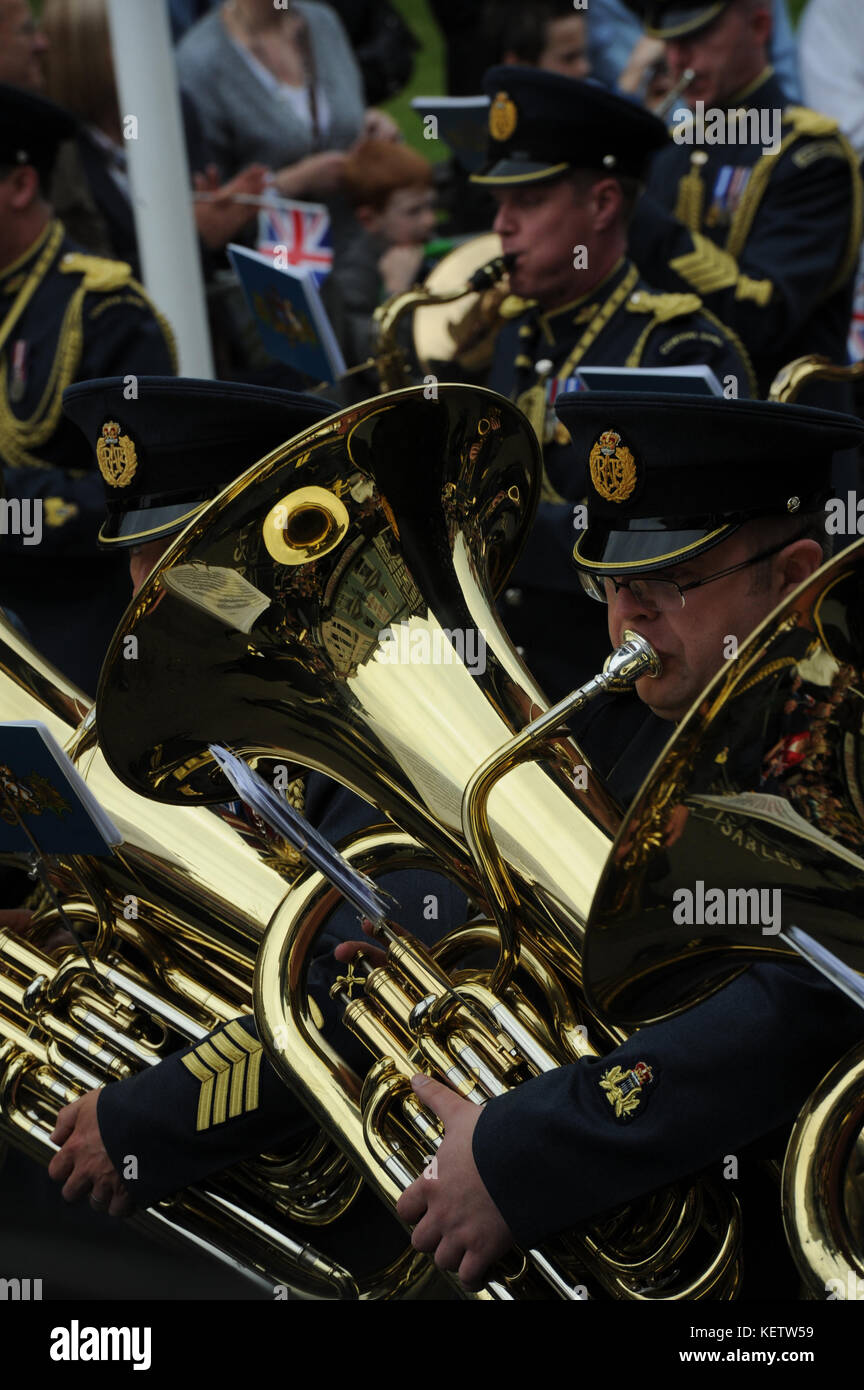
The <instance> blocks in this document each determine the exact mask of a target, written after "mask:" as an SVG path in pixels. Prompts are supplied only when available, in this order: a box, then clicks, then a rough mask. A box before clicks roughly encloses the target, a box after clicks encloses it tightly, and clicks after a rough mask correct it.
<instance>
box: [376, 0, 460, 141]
mask: <svg viewBox="0 0 864 1390" xmlns="http://www.w3.org/2000/svg"><path fill="white" fill-rule="evenodd" d="M393 5H394V7H395V8H396V9H397V10H398V11H399V13H400V14H401V15H402V18H403V19H404V20H405V23H406V24H407V25H408V27H409V28H410V29H412V30H413V32H414V33H415V34H416V36H417V38H418V39H419V41H420V47H419V48H418V50H417V52H416V53H415V55H414V74H413V76H412V78H411V81H410V82H409V83H408V86H407V87H406V88H405V90H404V91H402V92H400V93H399V95H398V96H395V97H394V98H393V100H392V101H388V102H386V103H385V105H384V107H383V109H384V110H385V111H387V112H389V114H390V115H391V116H392V117H393V119H394V121H396V122H397V123H398V125H399V129H400V130H401V131H402V133H403V135H404V136H405V140H406V143H407V144H409V145H410V146H411V147H412V149H415V150H417V151H418V152H419V153H420V154H422V155H423V156H424V157H425V158H426V159H428V160H431V162H432V163H433V164H435V163H438V162H439V161H441V160H444V159H446V158H447V156H448V153H449V151H448V148H447V146H446V144H445V143H444V141H443V140H424V139H423V122H422V121H421V119H420V117H419V116H418V115H417V114H416V112H414V111H412V110H411V106H410V102H411V98H412V97H419V96H424V97H428V96H434V95H435V94H437V93H438V92H445V91H446V90H447V79H446V75H445V71H444V44H443V42H442V39H441V30H440V29H439V28H438V25H437V24H436V23H435V20H434V19H433V18H432V15H431V14H430V12H429V6H428V5H427V4H426V0H393Z"/></svg>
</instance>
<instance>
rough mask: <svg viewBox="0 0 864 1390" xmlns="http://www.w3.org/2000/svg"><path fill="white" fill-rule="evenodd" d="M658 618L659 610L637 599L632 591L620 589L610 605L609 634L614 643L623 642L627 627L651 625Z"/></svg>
mask: <svg viewBox="0 0 864 1390" xmlns="http://www.w3.org/2000/svg"><path fill="white" fill-rule="evenodd" d="M656 617H657V609H656V608H652V607H651V605H650V604H648V603H645V602H644V601H643V600H641V599H638V598H636V597H635V595H634V594H633V592H632V590H631V589H619V590H618V592H617V593H616V594H615V596H614V598H612V599H611V600H610V603H609V633H610V636H611V637H612V641H613V642H617V641H620V640H621V634H622V633H623V631H624V629H625V627H632V626H633V624H634V623H650V622H652V621H653V620H654V619H655V618H656ZM646 636H647V634H646Z"/></svg>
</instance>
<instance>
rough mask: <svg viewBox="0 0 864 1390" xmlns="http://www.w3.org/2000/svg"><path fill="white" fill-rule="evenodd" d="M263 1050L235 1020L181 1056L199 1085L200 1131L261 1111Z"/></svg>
mask: <svg viewBox="0 0 864 1390" xmlns="http://www.w3.org/2000/svg"><path fill="white" fill-rule="evenodd" d="M261 1057H262V1048H261V1044H260V1042H258V1040H257V1038H253V1037H252V1036H251V1035H250V1034H249V1033H247V1031H246V1029H245V1028H244V1027H243V1025H242V1023H240V1022H238V1021H237V1020H236V1019H234V1020H232V1022H231V1023H229V1024H227V1025H226V1027H225V1029H224V1030H223V1031H222V1032H221V1033H216V1034H215V1035H214V1036H213V1037H210V1038H208V1039H207V1041H206V1042H203V1043H200V1044H199V1046H198V1047H196V1048H195V1050H194V1052H189V1053H187V1055H186V1056H185V1057H181V1059H180V1060H181V1061H182V1063H183V1065H184V1067H186V1068H187V1070H188V1071H190V1072H191V1073H192V1075H193V1076H194V1077H195V1079H196V1081H198V1082H200V1090H199V1092H198V1116H197V1120H196V1124H195V1128H196V1129H197V1130H202V1129H209V1128H210V1126H211V1125H221V1124H223V1123H224V1122H225V1120H233V1119H235V1118H236V1116H238V1115H245V1114H246V1113H247V1112H248V1111H250V1110H257V1108H258V1085H259V1078H260V1073H261Z"/></svg>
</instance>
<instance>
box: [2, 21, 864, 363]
mask: <svg viewBox="0 0 864 1390" xmlns="http://www.w3.org/2000/svg"><path fill="white" fill-rule="evenodd" d="M33 8H38V7H33ZM428 8H429V10H430V11H431V14H432V16H433V17H434V20H435V22H436V23H437V25H438V27H439V29H440V33H441V38H442V40H443V46H444V54H445V70H446V84H447V85H446V92H447V93H448V94H449V95H452V96H458V95H471V94H474V93H478V92H480V91H481V90H482V79H483V73H484V71H485V70H486V69H487V68H489V67H491V66H492V65H494V64H498V63H503V64H519V65H528V66H536V67H538V68H541V69H545V70H548V71H552V72H557V73H561V74H563V75H565V76H569V77H577V78H586V77H589V76H590V77H592V78H593V79H596V80H598V81H600V82H602V83H604V84H606V85H608V86H610V87H612V88H617V89H619V90H620V91H622V92H625V93H630V94H633V95H635V96H637V97H639V98H640V99H644V100H646V101H647V102H648V103H649V104H655V105H656V104H657V103H658V102H660V101H662V100H663V98H664V96H665V95H666V93H667V91H668V89H669V87H670V85H671V80H670V78H669V76H668V67H667V59H666V55H665V53H664V45H663V43H662V42H661V41H660V40H658V39H655V38H650V37H646V36H645V35H644V34H643V30H642V26H641V24H640V21H639V18H638V17H637V15H636V14H635V13H634V12H633V10H632V9H629V8H627V6H626V5H625V4H624V3H623V0H591V3H590V5H588V6H585V7H579V8H576V7H574V5H573V4H572V0H537V3H533V4H531V5H529V6H526V5H524V4H522V3H518V0H516V3H514V0H493V2H492V3H490V0H485V2H484V0H473V3H472V2H471V0H460V2H459V3H453V0H430V3H429V7H428ZM169 10H170V19H171V26H172V33H173V37H174V40H175V42H176V60H177V78H178V84H179V89H180V93H181V99H182V110H183V120H184V127H185V135H186V146H187V153H188V159H189V177H190V191H191V192H192V194H193V196H194V197H195V203H194V212H195V221H196V225H197V229H198V234H199V237H200V243H201V254H202V263H203V267H204V272H205V279H206V284H207V290H208V297H209V306H210V323H211V332H212V335H213V339H214V348H215V350H216V362H217V374H218V375H220V376H223V377H226V378H227V377H231V378H232V379H241V380H242V379H246V378H247V377H251V378H252V379H256V380H263V381H269V382H271V383H272V384H296V379H295V378H294V377H293V375H292V374H291V373H290V372H289V371H287V370H286V369H283V368H280V367H279V366H277V365H276V364H274V363H272V362H271V361H268V360H267V359H266V357H265V355H264V353H263V351H262V350H261V348H260V346H259V345H258V343H257V340H256V337H255V334H254V332H252V331H250V327H249V324H248V321H247V320H246V318H245V315H244V313H243V311H242V308H240V307H238V306H239V305H240V300H239V297H238V296H237V295H236V293H234V292H232V289H231V286H230V278H231V277H230V275H229V273H228V270H227V261H226V258H225V253H224V248H225V246H226V244H227V243H228V242H229V241H232V240H238V239H239V240H241V241H243V240H245V241H248V242H249V243H250V244H252V242H253V240H254V235H255V226H256V223H257V217H258V212H257V209H256V207H255V206H254V201H253V200H254V199H255V198H256V197H260V196H261V195H263V194H264V192H265V190H266V189H268V188H272V189H275V190H277V191H278V193H279V194H281V195H282V196H284V197H288V198H292V199H298V200H306V201H312V202H324V203H325V204H326V205H327V207H328V210H329V212H330V215H331V220H332V236H333V245H334V274H333V280H332V283H331V284H330V285H329V286H328V288H327V291H326V293H325V302H326V304H327V307H328V310H329V312H330V315H331V318H332V320H333V323H334V326H335V328H336V332H337V336H338V337H339V339H340V342H341V345H342V347H343V351H344V353H345V357H346V361H347V362H348V363H349V365H350V364H352V363H356V362H359V361H362V360H364V358H365V356H366V353H367V349H368V345H369V333H368V327H369V321H370V316H371V312H372V310H373V309H374V308H375V307H376V305H377V304H378V303H379V302H380V301H381V300H382V299H383V298H384V297H386V296H388V295H391V294H395V293H398V292H400V291H402V290H404V289H407V288H408V287H409V286H410V285H411V284H413V283H414V282H415V281H417V280H422V278H423V275H424V273H425V271H427V270H428V269H429V268H430V267H431V264H432V263H433V257H434V250H435V248H437V247H439V246H440V245H441V243H442V242H444V243H445V244H446V242H447V240H448V239H453V238H459V237H460V236H463V235H466V234H467V233H473V232H479V231H482V230H486V229H488V228H489V227H490V226H491V225H492V222H493V220H494V217H495V211H496V210H495V206H494V203H493V201H492V199H491V197H490V195H489V194H488V193H485V192H480V191H479V190H477V189H476V188H471V187H469V185H468V184H467V181H466V177H465V174H464V171H463V170H462V169H461V168H460V166H459V164H458V162H457V161H456V160H454V159H453V158H452V157H451V158H449V159H446V160H443V161H442V160H436V161H435V162H434V163H432V162H430V161H427V160H425V159H424V158H423V156H422V155H421V154H419V153H417V152H416V146H417V144H418V141H417V136H418V134H419V132H420V130H421V118H420V117H418V116H417V115H415V114H414V113H413V112H410V113H409V114H408V115H407V116H406V117H405V120H404V122H403V125H405V126H406V127H408V126H410V129H407V128H406V129H400V127H399V125H397V123H396V122H395V121H394V120H393V119H392V117H391V116H390V115H388V114H387V113H386V112H385V111H383V110H382V109H380V103H382V102H386V101H388V100H389V99H390V98H392V97H393V96H395V95H397V94H398V93H399V92H400V91H402V90H403V89H404V88H405V87H406V85H407V84H408V83H409V82H410V81H411V78H412V73H413V71H414V69H415V66H416V60H417V53H418V48H419V42H418V39H417V38H416V36H415V35H414V33H413V31H412V28H411V23H410V15H411V10H410V7H404V6H403V7H402V8H401V9H400V8H397V7H396V6H395V5H394V4H392V3H391V0H335V3H333V4H328V5H325V4H318V3H312V0H292V3H290V4H286V5H284V6H283V5H279V6H275V5H274V4H273V3H272V0H224V3H218V2H217V0H170V5H169ZM773 10H774V29H773V34H772V39H771V58H772V63H773V66H774V69H775V73H776V75H777V77H778V79H779V81H780V82H781V84H782V86H783V89H784V91H785V92H786V95H787V96H788V98H789V99H790V100H792V101H795V100H800V99H801V98H802V96H803V99H804V100H805V101H806V102H807V104H808V105H809V106H811V107H814V108H815V109H817V110H819V111H824V112H827V113H828V114H830V115H833V116H835V117H836V118H837V120H838V121H839V123H840V125H841V128H842V129H843V130H844V131H845V132H846V133H847V134H848V135H849V137H850V139H852V141H853V143H854V144H855V147H856V149H857V150H858V153H859V155H860V154H862V153H864V71H862V68H864V61H862V59H861V53H862V52H864V45H862V44H861V43H856V42H855V41H854V34H855V32H856V31H858V30H860V29H861V28H862V26H864V12H862V10H861V7H860V6H859V5H858V4H856V0H810V3H809V5H808V6H807V9H806V11H805V15H804V19H803V23H802V26H801V29H800V30H799V32H798V34H797V35H795V34H793V31H792V27H791V24H790V20H789V16H788V13H787V10H786V6H785V3H784V0H773ZM403 14H405V15H408V16H409V18H408V20H407V22H406V19H405V18H404V17H403ZM859 37H862V38H864V35H860V36H859ZM0 82H4V83H10V84H13V85H15V86H21V87H26V88H30V89H32V90H34V91H38V92H42V93H43V94H45V95H47V96H49V97H50V98H52V99H53V100H54V101H56V102H58V103H59V104H60V105H62V106H63V107H65V108H66V109H67V110H69V111H70V112H72V113H73V115H74V116H75V117H76V118H77V119H78V122H79V125H78V129H77V133H76V135H75V138H74V139H73V140H71V141H69V142H68V143H67V144H66V145H64V147H63V149H62V151H61V155H60V157H59V160H58V164H57V168H56V171H55V174H54V178H53V183H52V189H51V192H52V202H53V205H54V208H55V211H56V214H57V216H58V217H60V218H61V220H62V221H63V223H64V225H65V227H66V229H67V232H68V233H69V235H70V236H71V237H72V238H73V240H74V241H76V242H77V243H78V244H79V245H80V246H81V247H82V248H84V249H85V250H87V251H90V252H92V253H94V254H96V255H100V256H109V257H112V258H115V259H117V260H121V261H124V262H127V263H128V264H129V265H131V266H132V268H133V272H134V273H135V274H136V275H138V274H139V273H140V264H139V258H138V249H137V243H136V233H135V221H134V217H133V211H132V204H131V199H130V188H129V181H128V174H127V167H126V166H127V159H126V153H125V147H124V137H123V130H122V125H121V115H120V106H119V103H118V94H117V86H116V82H115V77H114V67H113V62H112V55H111V43H110V36H109V28H108V14H107V0H44V4H43V5H42V6H41V14H40V15H39V18H38V19H37V18H36V16H35V13H34V12H33V9H32V8H31V6H30V5H29V3H28V0H0ZM424 95H430V93H428V92H425V93H424ZM406 136H407V137H409V138H410V140H411V144H412V145H413V146H415V150H411V149H409V148H408V147H407V146H405V145H404V143H403V141H404V139H405V137H406ZM391 146H393V147H394V148H390V147H391ZM430 244H431V246H432V248H433V256H430V255H429V247H430ZM226 282H227V284H226Z"/></svg>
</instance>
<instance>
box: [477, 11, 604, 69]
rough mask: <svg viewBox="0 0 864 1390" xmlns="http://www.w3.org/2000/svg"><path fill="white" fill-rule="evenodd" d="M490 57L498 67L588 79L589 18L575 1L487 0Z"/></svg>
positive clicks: (589, 66) (485, 17) (589, 65)
mask: <svg viewBox="0 0 864 1390" xmlns="http://www.w3.org/2000/svg"><path fill="white" fill-rule="evenodd" d="M484 21H485V26H486V32H487V35H488V44H489V52H490V54H491V57H490V60H489V61H490V66H491V65H493V64H495V63H518V64H519V65H520V66H523V67H532V68H545V70H546V71H547V72H560V73H561V75H562V77H587V76H588V74H589V72H590V71H591V64H590V63H589V61H588V26H587V22H586V14H585V12H584V11H583V12H582V13H579V12H578V11H575V10H574V8H573V0H533V3H532V4H531V5H526V4H524V3H523V0H504V3H502V0H487V5H486V12H485V16H484Z"/></svg>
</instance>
